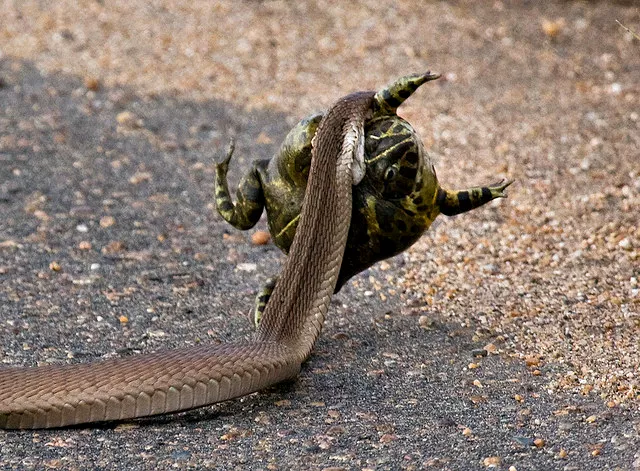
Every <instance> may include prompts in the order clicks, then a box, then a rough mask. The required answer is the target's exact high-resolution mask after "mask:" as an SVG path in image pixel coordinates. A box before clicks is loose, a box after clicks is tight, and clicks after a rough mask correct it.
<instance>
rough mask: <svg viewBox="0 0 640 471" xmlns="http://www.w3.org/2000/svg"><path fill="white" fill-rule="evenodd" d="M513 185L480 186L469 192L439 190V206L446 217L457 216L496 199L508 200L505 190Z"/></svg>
mask: <svg viewBox="0 0 640 471" xmlns="http://www.w3.org/2000/svg"><path fill="white" fill-rule="evenodd" d="M512 183H513V180H510V181H508V182H506V183H505V182H504V181H502V182H499V183H495V184H493V185H489V186H479V187H474V188H469V189H467V190H460V191H451V190H444V189H442V188H438V196H437V204H438V208H439V209H440V212H441V213H442V214H444V215H445V216H455V215H456V214H460V213H465V212H467V211H471V210H472V209H475V208H479V207H480V206H482V205H483V204H485V203H488V202H489V201H491V200H494V199H496V198H506V197H507V195H506V194H505V193H504V190H505V188H507V187H508V186H509V185H511V184H512Z"/></svg>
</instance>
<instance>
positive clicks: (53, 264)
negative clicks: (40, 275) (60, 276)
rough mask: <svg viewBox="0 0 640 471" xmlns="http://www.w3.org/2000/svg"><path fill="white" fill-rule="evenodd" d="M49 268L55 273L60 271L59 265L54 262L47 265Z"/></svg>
mask: <svg viewBox="0 0 640 471" xmlns="http://www.w3.org/2000/svg"><path fill="white" fill-rule="evenodd" d="M49 268H50V269H51V270H53V271H56V272H57V271H60V270H62V266H60V264H59V263H58V262H56V261H53V262H51V263H50V264H49Z"/></svg>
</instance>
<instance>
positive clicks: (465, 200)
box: [215, 73, 512, 321]
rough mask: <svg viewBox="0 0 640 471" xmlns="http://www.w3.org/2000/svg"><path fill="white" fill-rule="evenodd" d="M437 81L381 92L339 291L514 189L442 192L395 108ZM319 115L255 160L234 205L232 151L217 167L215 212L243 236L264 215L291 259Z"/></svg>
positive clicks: (416, 79) (416, 80) (415, 78)
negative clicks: (443, 222)
mask: <svg viewBox="0 0 640 471" xmlns="http://www.w3.org/2000/svg"><path fill="white" fill-rule="evenodd" d="M438 77H439V75H437V74H431V73H426V74H415V75H409V76H405V77H401V78H400V79H398V80H396V81H395V82H393V83H391V84H390V85H388V86H387V87H385V88H383V89H381V90H379V91H378V92H377V93H376V95H375V99H374V110H373V117H372V118H371V119H370V120H368V121H367V122H366V124H365V147H364V151H365V164H366V172H365V176H364V178H363V179H362V181H361V182H360V183H359V184H358V185H356V186H354V187H353V205H352V216H351V226H350V228H349V236H348V240H347V248H346V250H345V255H344V259H343V262H342V267H341V270H340V274H339V277H338V282H337V285H336V292H337V291H339V290H340V289H341V288H342V286H343V285H344V283H345V282H346V281H347V280H348V279H349V278H351V277H352V276H354V275H356V274H357V273H359V272H361V271H363V270H365V269H367V268H368V267H370V266H371V265H373V264H374V263H376V262H378V261H380V260H384V259H386V258H389V257H392V256H394V255H396V254H398V253H400V252H402V251H404V250H406V249H407V248H409V247H410V246H411V245H412V244H413V243H415V242H416V241H417V240H418V239H419V238H420V236H421V235H422V234H423V233H424V232H425V231H426V230H427V229H428V228H429V226H430V225H431V223H432V222H433V221H434V220H435V218H436V217H437V216H438V215H439V214H440V213H442V214H445V215H447V216H453V215H456V214H460V213H463V212H466V211H469V210H471V209H474V208H477V207H479V206H482V205H483V204H485V203H487V202H489V201H491V200H493V199H495V198H500V197H505V194H504V189H505V188H506V187H507V186H509V185H510V184H511V183H512V182H510V181H509V182H506V183H503V182H501V183H498V184H495V185H490V186H480V187H474V188H469V189H466V190H461V191H451V190H446V189H444V188H442V187H440V185H439V183H438V179H437V176H436V171H435V168H434V165H433V162H432V161H431V159H430V157H429V154H427V152H426V151H425V149H424V146H423V144H422V141H421V139H420V138H419V137H418V135H417V133H416V131H415V130H414V129H413V127H412V126H411V124H409V123H408V122H407V121H406V120H404V119H402V118H401V117H399V116H398V115H397V114H396V110H397V108H398V107H399V106H400V105H401V104H402V103H403V102H404V101H405V100H406V99H407V98H409V97H410V96H411V95H412V94H413V92H415V90H417V89H418V87H420V86H421V85H422V84H424V83H426V82H428V81H431V80H434V79H437V78H438ZM322 117H323V114H322V113H317V114H314V115H311V116H309V117H307V118H305V119H303V120H302V121H300V122H299V123H298V124H297V125H295V126H294V128H293V129H292V130H291V131H290V132H289V134H287V136H286V137H285V139H284V141H283V143H282V145H281V147H280V150H279V151H278V152H277V153H276V155H275V156H274V157H273V158H271V159H266V160H257V161H255V162H254V163H253V165H252V167H251V170H250V171H249V173H248V174H247V175H246V176H245V177H244V178H243V179H242V180H241V182H240V184H239V187H238V190H237V194H236V203H235V204H234V203H233V201H232V199H231V195H230V192H229V189H228V185H227V171H228V169H229V162H230V160H231V156H232V154H233V147H231V148H230V150H229V152H228V153H227V155H226V157H225V158H224V160H222V161H221V162H220V163H218V164H217V165H216V180H215V183H216V206H217V209H218V212H219V213H220V215H221V216H222V217H223V218H224V220H225V221H227V222H228V223H230V224H231V225H232V226H234V227H236V228H238V229H242V230H246V229H250V228H251V227H253V226H254V225H255V224H256V223H257V222H258V220H259V219H260V217H261V215H262V212H263V210H264V209H265V208H266V210H267V221H268V225H269V231H270V233H271V236H272V238H273V241H274V243H275V244H276V245H277V246H278V247H279V248H280V249H281V250H283V251H284V252H285V253H288V251H289V248H290V247H291V243H292V242H293V237H294V235H295V231H296V227H297V225H298V220H299V218H300V210H301V207H302V201H303V199H304V193H305V189H306V184H307V179H308V177H309V168H310V164H311V148H312V141H313V137H314V135H315V133H316V131H317V129H318V125H319V124H320V120H321V119H322ZM274 283H275V282H274V281H273V280H271V281H270V282H269V284H268V286H267V287H266V288H265V291H264V293H263V296H262V299H260V298H259V301H258V307H257V311H256V321H257V320H258V318H259V314H260V311H261V310H262V309H261V304H262V307H264V302H265V300H266V299H267V298H268V295H269V293H270V291H271V290H272V289H273V286H274Z"/></svg>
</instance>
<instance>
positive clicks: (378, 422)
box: [0, 0, 640, 471]
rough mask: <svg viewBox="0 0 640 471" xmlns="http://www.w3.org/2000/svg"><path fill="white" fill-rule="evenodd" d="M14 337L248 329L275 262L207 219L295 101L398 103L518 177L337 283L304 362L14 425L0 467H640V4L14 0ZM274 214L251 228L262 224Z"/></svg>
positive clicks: (5, 353)
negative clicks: (154, 410) (115, 413)
mask: <svg viewBox="0 0 640 471" xmlns="http://www.w3.org/2000/svg"><path fill="white" fill-rule="evenodd" d="M0 9H1V11H2V12H3V21H2V22H1V23H0V212H1V218H0V221H1V224H0V280H1V286H0V345H2V350H1V351H0V358H1V361H2V362H3V363H4V364H7V365H30V366H34V365H38V364H46V363H49V362H56V363H59V362H67V361H89V360H92V359H99V358H103V357H111V356H117V355H129V354H138V353H140V352H145V351H153V350H158V349H163V348H172V347H177V346H185V345H192V344H196V343H200V342H226V341H229V340H231V339H237V338H243V337H247V336H249V335H250V334H251V331H252V327H251V325H250V323H249V322H248V320H247V317H246V314H247V312H248V310H249V308H250V306H251V304H252V298H253V296H254V295H255V293H256V291H257V289H258V287H259V286H260V285H261V283H262V282H264V280H265V279H266V278H267V277H268V276H270V275H272V274H274V273H276V272H277V271H278V269H279V268H280V267H281V265H282V260H283V255H281V254H280V252H279V251H278V250H277V249H276V248H275V247H274V246H273V245H272V244H267V245H256V244H254V243H252V241H251V237H250V233H249V234H247V233H239V232H237V231H235V230H233V229H232V228H230V227H229V226H227V225H225V224H224V223H223V221H222V220H221V219H220V218H219V217H218V216H217V215H216V214H215V211H214V210H213V206H212V201H213V194H212V181H213V165H212V159H213V158H214V157H215V156H216V155H219V153H220V152H222V151H223V149H224V147H225V146H226V143H227V142H228V140H229V138H230V137H231V136H232V135H234V136H236V137H237V139H238V150H237V156H238V158H237V159H235V160H234V168H233V169H232V172H233V175H232V178H233V179H235V181H237V179H238V178H239V176H240V175H241V174H242V173H243V171H245V170H246V169H247V168H248V167H249V164H250V161H251V160H253V159H254V158H266V157H269V156H270V155H272V154H273V153H274V152H275V151H276V149H277V147H278V145H279V141H280V140H281V139H282V138H283V136H284V135H285V134H286V132H287V130H288V129H289V128H290V127H291V126H292V125H293V124H294V123H295V122H296V121H297V120H298V119H300V118H301V117H303V116H305V115H306V114H309V113H311V112H313V111H317V110H319V109H322V108H323V107H325V106H328V105H329V104H330V103H331V102H332V101H333V100H335V99H336V98H337V97H339V96H342V95H344V94H346V93H348V92H351V91H354V90H359V89H369V88H379V87H380V86H381V85H383V84H385V83H387V82H388V81H389V80H391V79H393V78H395V77H397V76H400V75H403V74H405V73H410V72H414V71H424V70H427V69H431V70H433V71H438V72H441V73H443V79H441V80H439V81H438V82H434V83H431V84H428V85H425V86H424V87H423V89H421V90H420V91H419V92H418V93H416V95H415V96H413V97H412V98H411V99H410V100H409V101H408V102H407V104H406V105H404V106H403V108H402V109H401V114H402V115H403V116H404V117H405V118H406V119H408V120H409V121H410V122H411V123H412V124H413V125H414V126H415V127H416V129H417V130H418V131H419V133H420V134H421V136H422V137H423V140H424V142H425V145H426V147H427V148H428V150H429V152H430V154H431V155H432V156H433V157H434V158H435V159H436V168H437V171H438V176H439V179H440V181H441V183H442V184H443V185H446V186H449V187H464V186H468V185H472V184H478V183H492V182H493V181H495V180H499V179H501V178H505V177H508V178H514V179H516V183H515V184H514V185H513V186H512V187H510V188H509V198H508V199H507V200H503V201H500V202H494V203H492V204H489V205H487V206H486V207H485V208H483V209H481V210H478V211H475V212H473V213H470V214H467V215H462V216H459V217H456V218H452V219H446V218H442V222H441V224H439V225H438V226H437V227H435V228H434V229H433V230H432V231H430V233H429V234H427V235H425V236H424V237H423V238H422V240H421V241H419V242H418V243H417V244H416V245H415V246H414V247H413V248H412V249H411V250H410V251H409V252H408V253H406V254H403V255H401V256H398V257H396V258H394V259H392V260H390V261H388V262H387V263H382V264H379V265H377V266H376V267H374V268H372V269H370V270H368V271H367V272H365V273H363V274H361V275H359V276H358V277H356V278H355V279H354V280H353V281H352V282H350V283H349V284H348V285H347V286H346V287H345V288H344V289H343V290H342V292H341V293H340V294H339V295H337V296H336V297H335V299H334V302H333V303H332V309H331V311H330V315H329V319H328V322H327V325H326V328H325V332H324V333H323V336H322V337H321V339H320V341H319V342H318V344H317V346H316V349H315V351H314V354H313V356H312V357H311V359H310V361H309V362H308V363H307V364H306V365H305V367H304V368H303V371H302V373H301V376H300V378H299V380H298V381H297V382H295V383H292V384H288V385H283V386H281V387H277V388H274V389H272V390H269V391H265V392H262V393H259V394H254V395H252V396H249V397H246V398H243V399H241V400H236V401H230V402H228V403H223V404H219V405H216V406H214V407H209V408H204V409H202V410H199V411H195V412H190V413H186V414H181V415H176V416H168V417H161V418H156V419H149V420H143V421H138V422H133V423H126V424H114V425H103V426H98V427H95V426H94V427H83V428H75V429H67V430H53V431H41V432H35V433H34V432H0V449H1V452H0V468H1V469H50V468H52V469H56V468H58V469H125V468H127V469H130V470H137V469H174V468H178V469H182V468H185V469H189V468H192V469H207V468H208V469H225V470H227V469H256V470H258V469H314V470H316V469H317V470H323V469H324V470H328V469H333V470H338V469H354V470H364V469H375V470H385V469H443V470H471V469H486V468H490V467H491V466H493V467H494V468H495V469H503V470H509V469H516V470H518V471H523V470H555V469H558V470H567V471H568V470H601V469H620V470H633V469H640V453H639V452H638V451H637V450H638V449H640V435H639V434H640V397H639V390H640V367H639V365H640V340H639V335H638V332H639V328H640V314H639V311H640V295H639V290H640V285H639V282H638V279H639V278H640V228H639V224H638V213H639V211H640V164H639V161H640V158H639V157H640V88H639V77H640V41H638V40H637V39H634V36H633V34H631V33H629V32H627V31H626V30H625V29H623V28H622V27H621V26H620V25H619V24H618V23H617V22H616V20H618V21H619V22H620V23H622V24H623V25H625V26H627V27H628V28H630V29H632V30H634V31H636V32H637V31H638V30H640V10H639V9H638V6H637V4H634V2H633V1H631V2H629V1H627V2H624V1H619V2H606V1H602V2H596V1H575V2H572V1H557V2H544V3H543V2H526V1H494V2H474V1H471V0H469V1H451V2H420V3H418V2H412V1H396V2H390V1H381V2H375V4H374V3H373V2H364V1H363V2H359V1H353V2H332V3H331V4H330V5H329V6H327V5H325V6H316V4H315V2H278V1H264V2H236V1H231V0H229V1H221V2H215V3H212V2H205V1H200V0H198V1H193V2H189V3H188V4H187V3H184V2H177V1H169V0H158V1H154V2H143V1H140V0H135V1H131V0H128V1H113V2H111V1H110V2H92V3H88V2H87V3H84V4H83V5H82V6H78V5H77V4H76V2H73V1H70V0H60V1H58V2H55V3H51V4H43V3H41V2H37V1H31V0H23V1H20V2H11V1H8V0H7V1H0ZM265 227H266V225H265V223H264V221H262V222H261V223H260V225H259V227H258V228H257V229H256V230H264V229H265Z"/></svg>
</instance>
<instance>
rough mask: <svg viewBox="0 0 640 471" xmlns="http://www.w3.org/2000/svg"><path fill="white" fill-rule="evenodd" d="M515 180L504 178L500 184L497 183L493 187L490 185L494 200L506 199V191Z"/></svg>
mask: <svg viewBox="0 0 640 471" xmlns="http://www.w3.org/2000/svg"><path fill="white" fill-rule="evenodd" d="M514 181H515V180H505V179H504V178H503V179H502V180H500V181H499V182H496V183H494V184H492V185H489V190H490V191H491V196H493V198H506V197H507V194H506V193H505V192H504V190H505V189H506V188H507V187H508V186H509V185H511V184H512V183H513V182H514Z"/></svg>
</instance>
